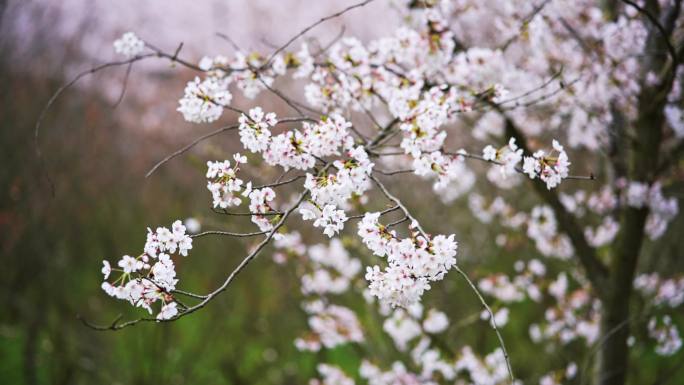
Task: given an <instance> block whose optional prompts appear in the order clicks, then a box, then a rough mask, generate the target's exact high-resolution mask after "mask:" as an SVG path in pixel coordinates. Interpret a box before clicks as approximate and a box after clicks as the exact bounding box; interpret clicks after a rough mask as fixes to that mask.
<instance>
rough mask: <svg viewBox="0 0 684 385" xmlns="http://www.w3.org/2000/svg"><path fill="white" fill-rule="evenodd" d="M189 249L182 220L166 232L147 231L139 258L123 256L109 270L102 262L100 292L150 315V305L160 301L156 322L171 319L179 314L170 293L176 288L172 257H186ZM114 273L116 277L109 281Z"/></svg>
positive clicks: (189, 242) (105, 262)
mask: <svg viewBox="0 0 684 385" xmlns="http://www.w3.org/2000/svg"><path fill="white" fill-rule="evenodd" d="M190 249H192V238H190V236H188V235H187V234H186V228H185V226H184V225H183V223H182V222H181V221H175V222H174V223H173V225H172V226H171V229H170V230H169V229H168V228H166V227H158V228H157V229H156V231H152V230H150V229H148V233H147V241H146V242H145V247H144V248H143V253H142V254H140V255H139V256H138V257H135V258H134V257H131V256H129V255H124V256H123V257H122V258H121V259H120V260H119V262H118V263H117V265H118V266H119V268H112V267H111V265H110V263H109V262H108V261H106V260H105V261H103V262H102V265H103V267H102V274H103V275H104V279H105V280H104V282H102V289H103V290H104V291H105V292H106V293H107V294H108V295H110V296H112V297H114V298H117V299H120V300H125V301H128V302H130V304H131V305H133V306H136V307H142V308H144V309H145V310H147V311H148V312H149V313H150V314H152V305H153V304H154V303H156V302H161V304H162V305H161V310H160V311H159V313H157V319H158V320H164V319H170V318H173V317H174V316H176V315H177V314H178V308H177V303H176V302H175V300H174V296H173V291H174V290H175V289H176V284H177V283H178V279H176V268H175V265H174V262H173V260H172V258H171V255H173V254H178V255H182V256H187V255H188V251H189V250H190ZM113 271H116V272H118V273H120V274H119V276H118V278H116V279H115V280H113V281H112V282H110V281H109V277H110V275H111V274H112V272H113Z"/></svg>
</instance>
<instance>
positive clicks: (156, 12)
mask: <svg viewBox="0 0 684 385" xmlns="http://www.w3.org/2000/svg"><path fill="white" fill-rule="evenodd" d="M354 2H355V1H347V0H335V1H330V0H328V1H305V0H279V1H269V0H250V1H226V0H223V1H220V0H206V1H201V2H198V1H195V2H189V1H182V0H164V1H162V0H146V1H140V0H137V1H132V0H119V1H116V2H113V1H108V0H97V1H94V0H63V1H50V0H39V1H36V0H9V1H3V0H0V159H1V160H2V166H1V167H0V257H1V261H0V262H1V265H0V272H1V273H2V274H1V277H0V305H1V306H0V383H3V384H31V385H32V384H148V383H152V382H154V383H165V384H301V383H306V381H307V380H308V379H309V378H311V377H312V376H313V375H314V374H315V364H316V363H317V362H318V361H320V360H325V361H328V362H335V363H337V364H338V365H340V366H342V367H343V368H345V367H346V368H355V367H356V366H357V365H358V363H359V362H360V360H361V358H363V357H364V355H365V354H366V353H364V352H359V351H357V350H355V349H354V348H353V347H350V346H345V347H342V348H338V349H334V350H331V351H328V352H325V353H321V354H322V355H323V356H322V357H319V356H317V355H315V354H308V353H306V354H305V353H300V352H298V351H296V349H295V348H294V344H293V341H294V339H295V338H296V336H297V335H299V334H300V332H301V331H303V330H304V329H305V328H306V316H305V314H304V312H303V311H302V310H301V308H300V300H301V294H300V291H299V287H298V280H297V277H296V275H295V272H294V267H293V266H282V265H277V264H275V263H273V261H272V259H271V257H270V254H271V250H268V251H267V252H266V253H264V254H262V255H261V256H260V257H259V258H258V259H257V260H256V261H255V262H254V263H253V264H251V265H250V266H249V268H248V269H247V270H246V271H245V272H244V273H243V274H242V275H241V276H240V277H239V279H238V280H237V281H236V282H235V283H234V285H233V286H231V288H230V290H228V292H226V293H225V294H223V295H221V296H220V297H219V298H218V299H217V300H216V301H215V302H213V303H212V304H211V306H208V307H207V308H205V309H204V310H203V311H201V312H197V313H195V314H194V315H192V316H191V317H186V318H183V319H182V320H180V321H178V322H173V323H167V324H161V325H153V324H144V325H139V326H136V327H133V328H128V329H125V330H121V331H118V332H97V331H93V330H91V329H88V328H86V327H85V326H84V325H83V324H82V323H81V322H80V321H79V320H78V318H77V316H78V315H81V316H83V317H85V318H87V319H88V320H90V321H92V322H94V323H100V324H106V323H108V322H111V320H113V319H114V318H115V317H116V316H117V315H118V314H122V315H123V317H124V318H125V319H128V318H134V317H136V315H140V313H136V312H135V311H133V310H131V309H129V307H130V306H126V305H125V304H123V303H120V302H119V301H115V300H113V299H111V298H109V297H107V296H106V295H104V293H102V292H101V290H100V287H99V286H100V282H101V274H100V267H101V261H102V259H105V258H106V259H109V260H116V259H117V258H119V257H120V256H121V255H123V254H127V253H132V252H134V251H136V250H139V249H141V247H142V245H143V244H144V239H145V233H146V227H147V226H150V227H156V226H159V225H165V226H168V225H170V223H171V222H172V221H173V220H175V219H177V218H178V219H185V218H189V217H192V218H196V219H198V220H199V221H200V223H201V224H202V228H203V229H229V230H232V231H241V230H246V229H248V228H251V226H250V225H249V224H248V222H247V221H236V220H234V219H231V220H230V221H229V220H227V218H225V217H221V216H220V215H217V214H214V213H213V212H212V211H211V210H210V203H209V202H210V200H209V193H208V192H207V191H206V186H205V179H204V172H205V162H206V161H207V160H209V159H218V158H224V157H225V154H228V153H232V152H234V151H235V150H237V149H238V146H237V145H236V143H235V141H236V139H235V136H231V135H226V136H218V137H215V138H213V139H212V140H210V141H207V142H205V143H203V144H202V145H200V146H198V147H197V148H195V149H193V150H192V151H190V152H188V153H187V154H184V155H183V156H181V157H179V158H176V159H174V160H173V161H172V162H170V163H169V164H167V165H166V166H165V167H163V168H161V169H160V170H159V171H158V172H156V173H155V174H154V175H152V176H151V177H149V178H145V174H146V172H147V171H148V170H149V169H150V167H152V166H153V165H154V164H155V163H156V162H157V161H158V160H160V159H161V158H163V157H164V156H165V155H167V154H168V153H170V152H172V151H173V150H175V149H177V148H178V147H180V146H182V145H183V144H185V143H188V142H189V141H191V140H192V139H194V138H195V137H197V136H199V135H201V134H203V133H207V132H210V131H212V130H214V129H216V128H217V127H219V126H221V125H223V124H225V122H228V121H232V120H235V118H236V117H235V116H231V115H230V114H227V115H224V116H223V118H222V119H221V121H220V122H217V123H216V124H214V125H203V126H197V125H190V124H188V123H186V122H184V121H183V119H182V116H181V115H180V114H178V113H177V112H175V109H176V106H177V99H178V97H180V95H181V94H182V90H183V86H184V84H185V82H187V81H188V80H189V79H191V78H192V77H193V76H194V74H192V73H190V72H188V71H187V70H184V69H182V68H177V67H172V66H169V64H168V62H164V61H156V62H145V63H137V64H136V65H135V66H134V67H133V70H132V73H131V75H130V78H129V79H128V85H127V87H126V92H125V95H124V98H123V100H122V102H121V103H119V104H117V99H118V98H119V97H120V95H121V92H122V87H123V80H124V76H125V68H123V67H118V68H114V69H109V70H106V71H102V72H100V73H98V74H96V75H94V76H92V77H88V78H86V79H84V81H82V82H80V83H79V84H78V85H77V86H76V87H74V88H72V89H70V90H68V91H67V92H65V93H64V94H63V95H62V97H61V98H60V99H59V100H58V101H57V102H56V103H55V104H54V105H53V106H52V108H51V109H50V110H49V112H48V114H47V115H46V118H45V121H44V123H43V126H42V128H41V131H40V135H39V137H38V141H37V143H38V145H39V146H40V148H41V150H42V153H43V167H41V164H40V162H39V160H38V158H37V156H36V141H35V140H34V126H35V123H36V119H37V117H38V114H39V112H40V111H41V109H42V108H43V107H44V106H45V105H46V103H47V102H48V100H49V98H50V96H51V95H52V94H53V93H54V92H55V91H56V90H57V89H58V88H59V87H60V86H61V85H63V84H65V83H66V82H68V81H69V80H70V79H71V78H73V76H74V75H76V74H77V73H78V72H80V71H83V70H85V69H88V68H91V67H93V66H94V65H97V64H101V63H104V62H107V61H109V60H112V59H113V58H114V53H113V49H112V46H111V43H112V41H113V40H114V39H115V38H117V37H118V36H119V35H120V34H121V33H122V32H125V31H129V30H130V31H134V32H136V34H138V35H139V36H140V37H142V38H143V39H145V40H147V41H149V42H153V43H154V44H155V45H156V46H158V47H160V48H162V49H165V50H166V51H170V52H173V51H174V49H175V48H176V47H177V46H178V44H179V43H180V42H183V43H184V48H183V50H182V52H181V56H182V57H183V58H185V59H187V60H189V61H192V62H196V61H198V60H199V59H200V58H201V56H202V55H204V54H208V55H215V54H220V53H223V54H229V53H230V52H232V47H231V44H229V43H228V42H227V41H226V40H225V39H222V38H220V37H219V36H217V33H222V34H225V35H228V36H230V37H231V39H232V40H233V41H234V42H235V43H236V44H238V45H239V46H240V47H241V48H243V49H246V50H260V51H264V52H269V51H270V50H272V46H273V45H278V44H282V43H283V42H285V41H286V40H287V39H289V37H290V36H292V35H293V34H295V33H296V32H298V31H299V30H301V29H302V28H303V27H305V26H306V25H308V24H310V23H311V22H313V21H315V20H317V19H319V18H320V17H322V16H325V15H328V14H329V13H331V12H333V11H336V10H339V9H341V8H344V7H345V6H347V5H350V4H352V3H354ZM399 22H400V20H397V16H396V14H394V13H393V11H392V9H391V6H390V5H388V3H387V2H377V3H374V4H372V5H371V6H368V7H364V8H362V9H359V10H356V11H354V12H351V13H349V14H347V15H345V16H344V17H342V18H340V19H336V20H334V21H331V22H329V23H327V24H325V25H324V26H322V27H320V28H319V29H317V30H316V32H315V36H316V37H317V38H319V39H320V41H322V42H325V41H329V40H330V39H332V38H333V37H334V36H336V35H337V34H338V33H340V31H341V30H342V28H344V31H345V33H346V34H348V35H354V36H357V37H359V38H361V39H362V40H369V39H371V38H373V37H377V36H380V35H382V34H385V33H386V32H387V30H388V29H392V28H393V27H394V26H396V25H397V24H399ZM256 103H260V104H261V105H263V106H265V107H270V108H269V109H271V110H274V111H276V112H279V114H284V115H287V113H286V112H285V110H284V107H283V106H282V104H278V103H277V102H274V101H271V100H268V99H261V100H258V101H257V102H256ZM236 104H238V105H240V106H242V107H248V106H249V103H248V102H247V101H244V100H239V99H238V100H236ZM46 173H47V174H49V176H50V178H51V180H52V181H53V183H54V186H51V185H50V184H49V183H48V182H47V179H46ZM261 176H262V177H264V178H265V180H268V177H269V175H261ZM271 177H274V175H271ZM271 179H272V178H271ZM409 181H414V179H409ZM404 186H407V185H406V184H405V185H404ZM410 186H411V189H407V188H405V189H403V191H401V195H402V196H405V197H409V198H410V197H413V198H416V197H418V198H421V197H424V196H426V195H425V194H429V187H426V188H423V189H421V188H419V187H414V185H413V184H410ZM53 188H54V190H53ZM528 195H529V194H528ZM521 199H531V198H529V197H527V198H525V197H523V198H521ZM414 201H416V203H415V209H416V210H418V211H417V212H418V213H419V215H420V216H421V217H423V218H427V220H428V221H429V222H431V226H433V228H436V229H439V228H440V227H441V228H442V229H445V230H448V232H450V233H456V234H457V236H458V237H459V239H461V245H460V250H459V253H460V255H461V256H460V258H461V260H463V261H466V262H467V261H470V265H469V267H468V269H469V271H470V272H471V273H472V274H473V276H474V277H477V276H478V275H479V271H480V270H488V271H491V270H495V269H498V270H502V271H507V270H510V269H511V265H512V262H513V261H514V260H515V257H516V256H515V255H508V254H506V251H505V250H501V249H499V248H496V247H495V246H494V242H493V241H492V239H491V233H488V232H487V231H483V230H485V228H483V226H482V225H476V224H474V223H473V222H472V221H471V220H469V218H468V217H469V214H468V213H467V209H466V208H465V206H464V203H463V202H459V201H457V202H455V203H453V204H451V205H449V206H448V207H444V206H441V205H431V204H430V203H431V201H430V200H429V199H417V200H416V199H414ZM523 203H524V202H523ZM464 213H465V214H464ZM681 222H682V218H681V216H680V218H678V219H677V223H674V224H673V225H672V226H671V227H670V230H669V232H670V233H671V234H677V231H681V230H682V229H684V226H683V225H682V223H681ZM303 233H304V234H305V237H306V236H307V235H308V233H307V230H306V229H305V230H303ZM311 236H312V237H313V235H311ZM675 238H676V237H675ZM249 246H250V242H239V241H235V240H232V239H228V238H202V239H198V240H196V241H195V243H194V249H193V253H192V257H191V258H189V259H187V260H183V261H182V262H181V263H180V264H179V274H180V276H181V279H182V281H183V282H184V283H183V287H184V288H192V290H193V291H195V292H199V293H203V292H208V291H209V290H211V288H213V287H215V285H216V284H217V283H218V282H221V281H222V279H223V278H224V277H225V275H226V274H227V272H229V271H230V270H231V269H232V267H233V266H234V265H235V264H237V263H238V261H239V260H240V259H241V257H242V256H243V255H244V253H245V250H247V249H248V248H249ZM680 248H681V243H677V242H676V239H675V240H674V241H672V242H671V243H670V244H669V245H668V244H667V243H666V244H665V245H664V246H661V249H659V250H657V253H680V252H681V250H679V249H680ZM352 250H354V248H353V247H352ZM472 250H477V258H482V259H483V262H482V263H480V261H479V260H477V259H475V257H473V253H471V251H472ZM485 256H486V257H492V258H487V259H486V261H485V260H484V257H485ZM360 257H362V256H360ZM475 262H477V263H475ZM497 264H498V265H497ZM426 301H430V302H433V303H436V304H438V307H439V308H440V309H441V310H443V311H445V312H446V313H447V314H448V315H449V317H450V318H451V319H452V320H454V325H455V326H453V327H452V328H451V329H450V331H449V333H448V334H447V338H446V339H445V341H444V343H445V344H447V345H450V346H453V347H454V349H455V348H457V347H458V346H461V345H463V344H464V343H468V344H470V345H472V346H473V347H474V348H477V349H478V350H479V351H480V352H481V353H484V354H486V353H489V352H491V351H492V350H493V349H494V348H495V347H496V346H497V343H496V341H495V337H494V335H493V334H492V333H491V330H490V329H489V328H487V327H486V325H484V324H483V323H481V324H480V325H479V327H471V326H472V325H473V324H474V323H476V322H477V320H478V316H479V312H480V308H479V304H478V302H477V300H476V298H474V297H473V296H472V295H471V293H469V292H468V291H467V289H466V287H465V285H464V284H463V282H461V281H458V280H456V279H449V280H447V281H445V282H444V283H443V284H440V290H432V291H431V292H430V293H429V294H428V295H427V296H426ZM349 302H350V303H360V302H361V301H359V300H358V298H357V299H353V298H350V299H349ZM350 306H351V305H350ZM516 309H517V310H516V317H513V318H512V319H511V321H510V322H509V324H508V325H507V326H506V328H505V330H504V331H503V332H504V337H505V338H506V341H507V344H508V346H509V349H510V351H511V356H512V357H513V363H514V365H515V366H516V368H517V373H516V374H518V375H519V376H520V377H521V378H526V376H530V375H531V373H543V372H544V370H545V368H547V367H553V364H554V360H558V361H559V362H565V359H566V358H567V357H568V356H570V357H572V355H573V354H577V352H580V351H582V350H581V347H573V346H569V347H566V348H564V349H563V350H562V351H553V352H545V353H544V354H543V356H544V359H541V360H540V359H533V360H531V359H529V357H533V356H536V357H539V356H540V352H539V350H538V349H539V348H538V347H535V346H534V345H532V344H531V343H530V341H529V337H528V334H527V329H526V325H527V324H529V322H530V321H531V320H534V319H539V318H541V317H542V314H541V310H542V309H541V307H536V306H534V305H533V304H529V305H521V306H518V307H517V308H516ZM362 314H366V316H367V317H372V312H370V311H368V312H365V313H363V312H362ZM364 321H365V322H366V324H367V325H369V326H368V328H369V329H368V330H367V332H368V335H369V336H371V338H375V339H376V340H377V345H376V346H377V349H378V352H379V354H381V355H383V359H385V360H386V361H387V362H391V361H392V359H394V358H399V357H400V356H399V354H398V352H396V351H395V350H394V348H393V347H392V345H391V342H390V341H389V340H388V339H387V338H386V337H383V336H382V332H381V328H382V325H381V321H379V320H375V321H376V322H373V319H372V318H367V319H365V320H364ZM679 357H680V358H681V354H680V355H679ZM641 362H642V363H643V365H642V366H641V370H643V371H644V373H645V374H644V376H645V377H648V375H649V374H648V373H654V372H656V371H657V370H658V369H659V364H658V363H657V358H656V357H655V355H653V353H648V352H645V353H644V357H643V361H641ZM350 371H351V370H350Z"/></svg>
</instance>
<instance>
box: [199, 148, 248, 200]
mask: <svg viewBox="0 0 684 385" xmlns="http://www.w3.org/2000/svg"><path fill="white" fill-rule="evenodd" d="M233 160H234V161H235V165H234V166H231V164H230V161H229V160H224V161H222V162H207V178H208V179H209V181H208V182H207V189H208V190H209V191H210V192H211V196H212V199H213V201H214V202H213V204H214V208H222V209H225V208H228V207H231V206H238V205H240V203H242V199H240V197H239V193H240V191H242V189H243V183H244V181H243V180H242V179H240V178H238V177H237V172H238V171H239V170H240V164H245V163H247V158H246V157H245V156H242V155H240V154H239V153H237V154H235V155H233Z"/></svg>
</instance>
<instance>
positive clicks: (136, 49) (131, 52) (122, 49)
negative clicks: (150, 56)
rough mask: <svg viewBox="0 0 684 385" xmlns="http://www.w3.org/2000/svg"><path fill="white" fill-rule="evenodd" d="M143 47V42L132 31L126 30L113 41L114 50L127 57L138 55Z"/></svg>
mask: <svg viewBox="0 0 684 385" xmlns="http://www.w3.org/2000/svg"><path fill="white" fill-rule="evenodd" d="M144 49H145V42H143V41H142V40H140V38H139V37H138V36H136V35H135V34H134V33H133V32H126V33H124V34H123V35H122V36H121V37H120V38H119V39H117V40H115V41H114V52H116V53H118V54H119V55H123V56H125V57H127V58H133V57H135V56H138V55H140V54H141V53H142V52H143V50H144Z"/></svg>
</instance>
